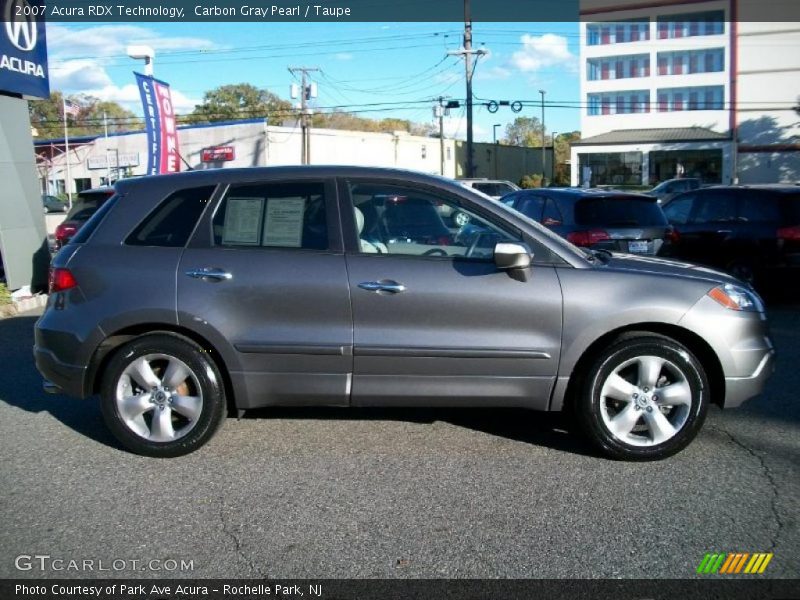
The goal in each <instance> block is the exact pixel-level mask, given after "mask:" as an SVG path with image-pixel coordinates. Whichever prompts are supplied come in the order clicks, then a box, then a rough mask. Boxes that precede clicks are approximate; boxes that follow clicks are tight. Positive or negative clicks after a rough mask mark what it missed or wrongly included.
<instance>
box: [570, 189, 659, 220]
mask: <svg viewBox="0 0 800 600" xmlns="http://www.w3.org/2000/svg"><path fill="white" fill-rule="evenodd" d="M575 223H576V224H577V225H580V226H587V227H593V226H598V227H599V226H602V227H637V226H647V225H666V224H667V219H666V217H665V216H664V212H663V211H662V210H661V207H659V205H658V203H657V202H656V200H655V198H652V199H650V198H636V197H627V196H608V197H604V198H584V199H583V200H579V201H578V202H577V203H576V204H575Z"/></svg>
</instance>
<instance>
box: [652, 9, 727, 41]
mask: <svg viewBox="0 0 800 600" xmlns="http://www.w3.org/2000/svg"><path fill="white" fill-rule="evenodd" d="M724 19H725V13H724V11H721V10H714V11H707V12H697V13H686V14H680V15H662V16H660V17H658V19H657V23H658V25H657V29H658V39H660V40H665V39H668V38H683V37H693V36H700V35H720V34H722V33H724V30H725V24H724Z"/></svg>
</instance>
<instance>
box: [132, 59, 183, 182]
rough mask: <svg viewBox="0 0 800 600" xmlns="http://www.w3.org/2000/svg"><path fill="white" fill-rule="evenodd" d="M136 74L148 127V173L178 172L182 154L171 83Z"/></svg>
mask: <svg viewBox="0 0 800 600" xmlns="http://www.w3.org/2000/svg"><path fill="white" fill-rule="evenodd" d="M134 75H136V82H137V83H138V84H139V93H140V95H141V97H142V107H143V109H144V120H145V125H146V128H147V147H148V152H147V174H148V175H157V174H164V173H177V172H178V171H180V170H181V157H180V154H179V149H178V128H177V123H176V121H175V119H176V117H175V109H174V108H173V106H172V95H171V94H170V91H169V84H167V83H165V82H163V81H159V80H158V79H154V78H153V77H150V76H147V75H142V74H141V73H134Z"/></svg>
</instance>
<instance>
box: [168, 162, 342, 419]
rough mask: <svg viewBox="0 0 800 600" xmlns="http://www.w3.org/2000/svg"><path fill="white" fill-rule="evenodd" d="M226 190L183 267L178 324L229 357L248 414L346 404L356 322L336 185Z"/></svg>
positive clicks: (288, 183) (290, 182) (302, 181)
mask: <svg viewBox="0 0 800 600" xmlns="http://www.w3.org/2000/svg"><path fill="white" fill-rule="evenodd" d="M222 187H223V188H225V189H224V190H223V191H221V192H220V193H219V194H218V198H217V199H216V200H215V202H216V206H215V207H212V210H209V211H206V215H205V216H204V219H203V221H202V222H201V223H200V225H199V226H198V228H197V230H196V233H195V235H194V237H193V239H192V241H191V242H190V244H189V246H188V247H187V249H186V251H185V252H184V254H183V256H182V258H181V261H180V267H179V270H178V275H177V276H178V313H179V314H178V320H179V322H180V323H181V324H183V325H185V326H186V327H189V328H191V329H194V330H195V331H197V332H198V333H199V334H201V335H203V336H204V337H205V338H206V339H209V340H210V341H211V342H212V344H213V345H214V347H215V349H216V350H217V351H219V352H220V353H222V354H223V355H224V356H223V358H224V359H225V362H226V364H227V365H228V368H229V371H230V375H231V379H232V383H233V386H234V390H235V393H236V395H237V402H238V404H239V406H240V407H241V408H253V407H257V406H263V405H271V404H341V405H343V404H348V402H349V383H350V373H351V371H352V342H353V340H352V338H353V335H352V317H351V312H350V299H349V291H348V284H347V272H346V267H345V260H344V255H343V253H342V246H341V236H340V234H339V232H340V228H339V221H338V212H337V210H338V209H337V207H336V200H335V197H336V190H335V186H334V184H333V182H332V181H330V180H325V179H322V178H313V177H312V178H294V179H286V180H280V179H278V180H263V181H251V182H245V183H233V184H231V185H229V186H222Z"/></svg>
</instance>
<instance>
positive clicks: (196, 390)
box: [100, 334, 225, 458]
mask: <svg viewBox="0 0 800 600" xmlns="http://www.w3.org/2000/svg"><path fill="white" fill-rule="evenodd" d="M100 395H101V407H102V411H103V417H104V419H105V421H106V424H107V425H108V427H109V429H110V430H111V432H112V433H113V434H114V435H115V436H116V437H117V439H118V440H119V441H120V442H121V443H122V444H123V445H124V446H125V447H126V448H128V449H129V450H132V451H133V452H136V453H137V454H143V455H145V456H154V457H160V458H167V457H174V456H181V455H183V454H188V453H189V452H193V451H194V450H196V449H197V448H199V447H200V446H202V445H203V444H205V443H206V442H207V441H208V440H209V439H211V437H212V436H213V435H214V433H216V431H217V429H219V426H220V425H221V423H222V420H223V418H224V416H225V391H224V386H223V384H222V379H221V377H220V374H219V371H218V369H217V367H216V365H215V364H214V361H213V360H211V358H210V356H209V354H208V352H204V351H203V349H202V348H201V347H200V346H198V345H197V344H195V343H194V342H192V341H190V340H187V339H185V338H182V337H178V336H175V335H169V334H151V335H145V336H142V337H140V338H137V339H135V340H133V341H131V342H129V343H128V344H126V345H124V346H122V347H121V348H120V349H119V350H118V351H117V352H116V353H115V355H114V356H113V358H112V359H111V361H110V362H109V364H108V366H107V368H106V370H105V373H104V376H103V380H102V384H101V394H100Z"/></svg>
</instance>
